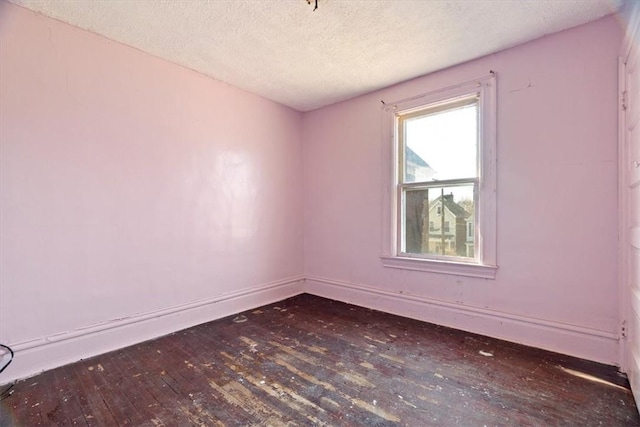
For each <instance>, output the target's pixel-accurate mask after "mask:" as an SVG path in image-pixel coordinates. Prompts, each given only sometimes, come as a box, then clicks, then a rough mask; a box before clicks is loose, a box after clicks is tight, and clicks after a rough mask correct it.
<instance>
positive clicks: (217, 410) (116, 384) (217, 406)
mask: <svg viewBox="0 0 640 427" xmlns="http://www.w3.org/2000/svg"><path fill="white" fill-rule="evenodd" d="M0 405H1V406H0V407H1V412H0V425H2V426H14V425H17V426H39V425H90V426H118V425H135V426H189V425H201V426H281V425H287V426H298V425H300V426H302V425H309V426H310V425H313V426H315V425H332V426H359V425H360V426H395V425H407V426H420V427H424V426H453V425H460V426H495V425H498V426H638V425H640V418H639V416H638V412H637V410H636V407H635V405H634V403H633V399H632V396H631V393H630V392H629V390H628V383H627V382H626V380H625V378H624V377H622V376H620V375H618V374H617V372H616V370H615V368H613V367H608V366H604V365H600V364H596V363H592V362H587V361H584V360H579V359H574V358H570V357H566V356H561V355H558V354H554V353H549V352H545V351H542V350H537V349H532V348H529V347H523V346H519V345H515V344H511V343H507V342H504V341H499V340H494V339H490V338H486V337H482V336H478V335H473V334H469V333H465V332H461V331H456V330H453V329H448V328H444V327H438V326H434V325H431V324H428V323H423V322H418V321H414V320H410V319H405V318H401V317H397V316H392V315H389V314H384V313H380V312H377V311H372V310H367V309H364V308H360V307H355V306H351V305H347V304H343V303H339V302H335V301H330V300H327V299H323V298H318V297H314V296H310V295H301V296H298V297H294V298H290V299H288V300H285V301H282V302H280V303H277V304H272V305H269V306H265V307H262V308H260V309H257V310H252V311H248V312H245V313H242V314H239V315H237V316H231V317H228V318H224V319H221V320H218V321H214V322H211V323H207V324H203V325H200V326H196V327H194V328H190V329H187V330H184V331H180V332H177V333H174V334H172V335H168V336H165V337H162V338H159V339H156V340H153V341H148V342H145V343H142V344H139V345H135V346H132V347H128V348H125V349H122V350H118V351H114V352H111V353H108V354H105V355H102V356H98V357H95V358H92V359H89V360H84V361H81V362H78V363H75V364H72V365H68V366H64V367H62V368H58V369H54V370H52V371H49V372H46V373H43V374H41V375H38V376H36V377H33V378H31V379H28V380H26V381H21V382H19V383H17V384H16V385H15V387H14V392H13V394H12V395H11V396H10V397H9V398H7V399H5V400H4V401H2V402H0Z"/></svg>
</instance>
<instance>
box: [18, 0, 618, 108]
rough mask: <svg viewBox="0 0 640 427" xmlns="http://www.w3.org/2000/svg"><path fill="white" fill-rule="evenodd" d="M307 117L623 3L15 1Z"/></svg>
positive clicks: (585, 19) (602, 13) (600, 0)
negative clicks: (315, 3) (307, 114)
mask: <svg viewBox="0 0 640 427" xmlns="http://www.w3.org/2000/svg"><path fill="white" fill-rule="evenodd" d="M10 1H11V2H12V3H15V4H18V5H21V6H24V7H26V8H29V9H32V10H35V11H37V12H40V13H42V14H44V15H48V16H51V17H54V18H57V19H59V20H61V21H63V22H67V23H69V24H72V25H75V26H78V27H80V28H84V29H87V30H90V31H92V32H95V33H98V34H101V35H104V36H105V37H107V38H109V39H112V40H116V41H119V42H122V43H124V44H126V45H129V46H133V47H136V48H138V49H140V50H142V51H145V52H148V53H151V54H153V55H156V56H159V57H161V58H165V59H167V60H169V61H172V62H175V63H177V64H181V65H183V66H186V67H188V68H192V69H194V70H197V71H199V72H201V73H204V74H207V75H209V76H211V77H214V78H216V79H218V80H221V81H224V82H226V83H229V84H232V85H234V86H237V87H240V88H242V89H245V90H248V91H250V92H253V93H256V94H258V95H261V96H264V97H266V98H269V99H272V100H274V101H277V102H280V103H282V104H285V105H288V106H290V107H293V108H295V109H298V110H301V111H308V110H312V109H314V108H318V107H320V106H324V105H328V104H332V103H334V102H337V101H341V100H344V99H347V98H351V97H354V96H356V95H360V94H363V93H366V92H370V91H373V90H375V89H379V88H382V87H386V86H389V85H391V84H394V83H398V82H401V81H404V80H408V79H410V78H413V77H417V76H420V75H424V74H426V73H429V72H432V71H435V70H439V69H443V68H446V67H449V66H452V65H455V64H459V63H461V62H465V61H468V60H471V59H474V58H478V57H480V56H483V55H487V54H489V53H493V52H496V51H499V50H502V49H505V48H508V47H510V46H514V45H517V44H520V43H523V42H526V41H528V40H532V39H535V38H537V37H540V36H543V35H545V34H549V33H553V32H556V31H560V30H563V29H566V28H570V27H573V26H576V25H580V24H583V23H586V22H589V21H593V20H595V19H598V18H600V17H602V16H605V15H608V14H610V13H613V12H615V11H616V10H618V9H619V8H620V7H621V5H622V1H623V0H581V1H572V0H531V1H526V0H466V1H463V0H458V1H444V0H441V1H430V0H395V1H385V0H360V1H359V0H319V1H318V9H317V10H316V11H314V10H313V6H314V5H313V3H314V1H315V0H312V1H311V3H312V4H311V5H309V4H307V1H306V0H209V1H200V0H182V1H177V0H176V1H166V0H99V1H97V0H96V1H91V0H56V1H53V0H10Z"/></svg>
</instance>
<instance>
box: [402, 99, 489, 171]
mask: <svg viewBox="0 0 640 427" xmlns="http://www.w3.org/2000/svg"><path fill="white" fill-rule="evenodd" d="M477 122H478V106H477V103H474V104H471V105H466V106H463V107H454V108H451V109H448V110H440V111H437V112H429V110H426V111H425V114H424V115H418V116H415V117H414V116H412V117H410V118H406V119H404V120H403V121H402V126H403V136H404V145H403V146H404V172H405V173H404V175H405V176H404V182H422V181H432V180H445V179H462V178H476V177H477V174H478V171H477V169H478V168H477V151H478V124H477Z"/></svg>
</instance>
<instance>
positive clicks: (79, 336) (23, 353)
mask: <svg viewBox="0 0 640 427" xmlns="http://www.w3.org/2000/svg"><path fill="white" fill-rule="evenodd" d="M304 292H306V293H309V294H312V295H317V296H321V297H325V298H330V299H333V300H337V301H343V302H347V303H350V304H355V305H359V306H362V307H367V308H371V309H375V310H380V311H384V312H387V313H391V314H396V315H399V316H404V317H409V318H413V319H417V320H422V321H425V322H430V323H435V324H438V325H443V326H448V327H452V328H456V329H461V330H465V331H469V332H473V333H477V334H481V335H486V336H490V337H495V338H499V339H503V340H507V341H512V342H517V343H521V344H525V345H528V346H532V347H538V348H542V349H546V350H550V351H555V352H558V353H563V354H567V355H571V356H576V357H581V358H584V359H588V360H593V361H597V362H601V363H606V364H610V365H616V364H617V363H618V361H619V360H618V336H617V335H616V334H615V333H613V332H607V331H601V330H597V329H591V328H585V327H582V326H576V325H569V324H565V323H560V322H553V321H548V320H543V319H536V318H531V317H526V316H522V315H517V314H511V313H504V312H500V311H496V310H488V309H484V308H480V307H473V306H467V305H462V304H455V303H450V302H447V301H440V300H436V299H432V298H427V297H422V296H415V295H407V294H399V293H395V292H390V291H386V290H381V289H377V288H373V287H369V286H364V285H357V284H353V283H348V282H343V281H338V280H331V279H325V278H319V277H306V278H304V277H302V276H300V277H294V278H289V279H285V280H281V281H278V282H273V283H268V284H264V285H259V286H255V287H252V288H249V289H244V290H242V291H237V292H231V293H227V294H222V295H218V296H216V297H212V298H207V299H204V300H200V301H194V302H191V303H187V304H182V305H177V306H173V307H168V308H165V309H161V310H157V311H153V312H148V313H142V314H138V315H134V316H131V317H127V318H124V319H117V320H113V321H110V322H105V323H101V324H98V325H91V326H87V327H85V328H78V329H74V330H71V331H66V332H62V333H59V334H55V335H50V336H46V337H41V338H38V339H33V340H29V341H23V342H19V343H15V344H11V347H12V348H13V350H14V351H15V357H14V360H13V362H12V363H11V364H10V365H9V366H8V367H7V369H6V370H5V371H4V372H2V375H0V385H2V384H7V383H9V382H12V381H14V380H16V379H22V378H28V377H30V376H33V375H36V374H38V373H40V372H42V371H44V370H48V369H53V368H56V367H58V366H63V365H66V364H68V363H73V362H76V361H78V360H81V359H86V358H89V357H93V356H96V355H99V354H102V353H106V352H108V351H112V350H117V349H120V348H123V347H126V346H129V345H133V344H136V343H140V342H143V341H146V340H150V339H153V338H157V337H160V336H162V335H166V334H169V333H172V332H176V331H179V330H182V329H185V328H189V327H191V326H194V325H198V324H201V323H206V322H210V321H212V320H216V319H220V318H222V317H226V316H230V315H232V314H236V313H239V312H241V311H245V310H250V309H252V308H256V307H259V306H262V305H265V304H270V303H273V302H277V301H281V300H283V299H286V298H289V297H292V296H295V295H298V294H301V293H304ZM639 363H640V362H639ZM639 370H640V369H639Z"/></svg>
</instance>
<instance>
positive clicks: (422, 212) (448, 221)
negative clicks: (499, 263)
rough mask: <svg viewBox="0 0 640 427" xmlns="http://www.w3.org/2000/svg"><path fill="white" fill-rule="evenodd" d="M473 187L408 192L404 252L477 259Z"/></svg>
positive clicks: (405, 191) (466, 185)
mask: <svg viewBox="0 0 640 427" xmlns="http://www.w3.org/2000/svg"><path fill="white" fill-rule="evenodd" d="M473 187H474V184H465V185H458V186H455V187H453V186H451V187H438V186H432V187H429V188H421V189H405V190H404V194H403V196H404V197H403V199H404V212H403V219H404V221H403V227H404V230H403V234H404V237H405V239H404V248H403V250H402V252H404V253H410V254H425V255H426V254H428V255H439V256H455V257H464V258H475V233H474V232H473V230H474V226H473V224H474V221H475V205H474V198H473ZM469 230H472V231H471V232H470V231H469Z"/></svg>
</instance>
